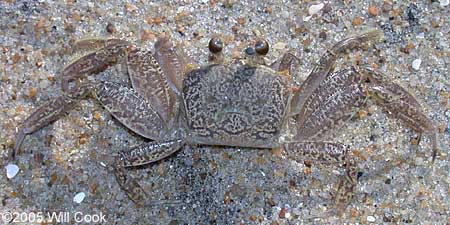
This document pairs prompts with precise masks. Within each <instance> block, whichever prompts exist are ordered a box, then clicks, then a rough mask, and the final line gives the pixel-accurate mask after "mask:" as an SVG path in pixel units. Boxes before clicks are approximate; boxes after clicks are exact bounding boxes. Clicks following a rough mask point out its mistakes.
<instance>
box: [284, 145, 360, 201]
mask: <svg viewBox="0 0 450 225" xmlns="http://www.w3.org/2000/svg"><path fill="white" fill-rule="evenodd" d="M284 149H285V151H286V152H287V155H288V158H291V159H294V160H296V161H298V162H303V161H304V160H310V161H311V162H317V163H320V164H323V165H330V166H336V167H338V168H344V169H345V175H343V176H342V177H341V180H340V181H339V184H338V191H337V193H336V195H335V198H334V202H335V204H336V205H337V207H338V208H340V209H343V208H345V207H346V206H347V204H348V203H349V202H350V201H351V199H352V198H353V196H354V191H355V187H356V184H357V178H358V168H357V167H356V164H355V160H354V159H353V157H352V156H351V154H349V151H348V150H347V148H346V147H345V146H344V145H343V144H340V143H331V142H309V141H300V142H288V143H285V144H284Z"/></svg>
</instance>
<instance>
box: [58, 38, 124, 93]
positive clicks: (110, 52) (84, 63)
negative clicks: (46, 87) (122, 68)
mask: <svg viewBox="0 0 450 225" xmlns="http://www.w3.org/2000/svg"><path fill="white" fill-rule="evenodd" d="M105 44H106V43H105ZM86 45H87V46H91V45H93V44H92V43H86ZM99 45H100V44H99ZM131 49H132V47H131V46H130V44H129V43H128V42H126V41H120V40H117V41H112V42H111V43H109V45H107V46H105V47H103V48H100V49H99V50H97V51H95V52H92V53H89V54H87V55H85V56H82V57H81V58H79V59H78V60H76V61H75V62H73V63H71V64H69V65H68V66H67V67H65V68H64V70H63V72H62V89H63V91H72V90H71V89H72V88H70V87H69V82H70V81H73V80H75V79H77V78H79V77H81V76H83V75H84V74H92V73H97V72H99V71H102V70H104V69H106V68H107V67H108V66H110V65H113V64H115V63H117V62H118V61H119V59H120V58H123V57H124V56H125V55H126V54H127V52H129V51H130V50H131Z"/></svg>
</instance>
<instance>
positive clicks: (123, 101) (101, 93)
mask: <svg viewBox="0 0 450 225" xmlns="http://www.w3.org/2000/svg"><path fill="white" fill-rule="evenodd" d="M91 91H93V92H94V95H95V97H96V99H97V100H98V101H99V102H100V103H101V104H102V105H103V106H104V107H105V108H106V109H107V110H108V111H109V112H110V113H111V114H112V115H113V116H114V117H115V118H116V119H118V120H119V121H120V122H121V123H122V124H123V125H125V126H126V127H128V128H129V129H130V130H132V131H134V132H135V133H137V134H139V135H141V136H143V137H146V138H149V139H153V140H155V139H156V140H158V139H160V137H161V135H162V133H164V132H165V131H166V124H165V123H164V121H163V120H162V119H161V117H160V116H159V115H158V113H156V111H155V110H153V108H152V106H151V105H150V104H149V103H148V102H147V101H146V100H145V99H144V98H142V97H141V96H139V95H138V94H137V93H136V92H134V91H133V90H131V89H128V88H127V87H124V86H121V85H119V84H116V83H112V82H103V83H98V84H95V85H92V84H88V85H84V86H81V87H79V88H78V91H77V92H74V93H65V94H64V95H63V96H60V97H57V98H55V99H52V100H50V101H48V102H46V103H45V104H44V105H42V106H41V107H39V108H38V109H37V110H36V111H35V112H34V113H33V114H31V115H30V116H29V117H28V118H27V119H26V120H25V122H24V123H23V125H22V127H21V128H20V131H19V134H18V135H17V138H16V143H15V145H14V149H13V151H12V152H11V155H10V157H11V158H12V159H14V157H15V155H16V152H18V150H19V148H20V146H21V144H22V142H23V140H24V139H25V136H26V135H27V134H31V133H33V132H35V131H37V130H39V129H40V128H42V127H44V126H46V125H48V124H50V123H51V122H54V121H56V120H58V119H59V118H61V116H63V115H64V113H65V112H67V111H69V110H70V109H72V108H73V106H74V105H75V103H77V102H78V101H79V100H80V99H82V98H83V97H85V96H86V95H87V94H88V93H89V92H91Z"/></svg>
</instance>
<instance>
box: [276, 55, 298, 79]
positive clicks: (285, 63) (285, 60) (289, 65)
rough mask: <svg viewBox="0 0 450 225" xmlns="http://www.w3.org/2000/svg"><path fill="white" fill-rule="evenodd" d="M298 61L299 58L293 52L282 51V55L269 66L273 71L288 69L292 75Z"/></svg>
mask: <svg viewBox="0 0 450 225" xmlns="http://www.w3.org/2000/svg"><path fill="white" fill-rule="evenodd" d="M299 62H300V59H299V58H298V57H297V56H295V55H294V54H292V53H290V52H288V53H284V54H283V56H282V57H281V58H280V59H278V60H276V61H275V62H273V63H272V64H270V68H272V69H273V70H275V71H278V72H282V71H289V74H290V75H291V76H292V75H293V74H294V73H295V67H296V66H297V65H298V63H299Z"/></svg>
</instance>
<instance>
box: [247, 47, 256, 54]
mask: <svg viewBox="0 0 450 225" xmlns="http://www.w3.org/2000/svg"><path fill="white" fill-rule="evenodd" d="M245 54H247V55H254V54H255V49H254V48H252V47H247V48H246V49H245Z"/></svg>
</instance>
